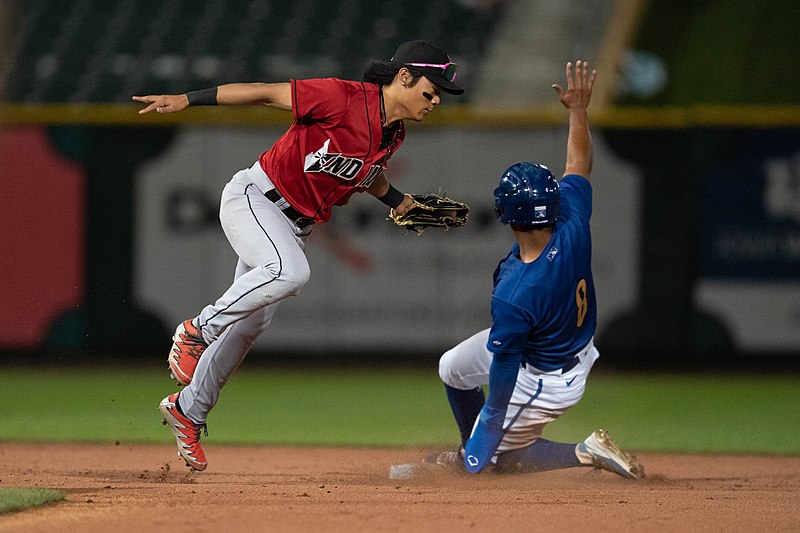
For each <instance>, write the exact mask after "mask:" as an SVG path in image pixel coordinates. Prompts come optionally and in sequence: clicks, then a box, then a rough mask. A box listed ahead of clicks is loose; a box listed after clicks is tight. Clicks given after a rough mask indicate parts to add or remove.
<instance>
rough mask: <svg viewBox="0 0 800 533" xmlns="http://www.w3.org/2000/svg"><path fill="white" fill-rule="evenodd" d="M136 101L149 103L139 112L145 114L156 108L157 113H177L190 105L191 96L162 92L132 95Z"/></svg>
mask: <svg viewBox="0 0 800 533" xmlns="http://www.w3.org/2000/svg"><path fill="white" fill-rule="evenodd" d="M131 99H132V100H133V101H134V102H143V103H145V104H149V105H148V106H147V107H145V108H144V109H140V110H139V114H140V115H143V114H145V113H149V112H150V111H153V110H155V111H156V113H175V112H176V111H182V110H184V109H186V108H187V107H189V98H188V97H187V96H186V95H185V94H162V95H158V96H155V95H151V96H132V97H131Z"/></svg>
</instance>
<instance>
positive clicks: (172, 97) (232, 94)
mask: <svg viewBox="0 0 800 533" xmlns="http://www.w3.org/2000/svg"><path fill="white" fill-rule="evenodd" d="M214 89H216V91H214ZM198 94H202V97H201V98H200V101H199V102H198V101H196V100H195V99H194V98H190V96H195V95H198ZM132 99H133V100H134V101H135V102H143V103H145V104H148V106H147V107H145V108H144V109H141V110H139V114H140V115H141V114H144V113H149V112H150V111H154V110H155V111H156V112H158V113H175V112H176V111H182V110H183V109H186V108H187V107H189V106H190V105H217V104H220V105H248V104H249V105H266V106H270V107H275V108H277V109H283V110H284V111H291V110H292V86H291V84H290V83H288V82H284V83H229V84H226V85H220V86H219V87H214V88H212V89H204V90H203V91H192V92H190V93H185V94H161V95H149V96H133V97H132Z"/></svg>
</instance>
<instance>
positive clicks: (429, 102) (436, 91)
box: [406, 76, 442, 122]
mask: <svg viewBox="0 0 800 533" xmlns="http://www.w3.org/2000/svg"><path fill="white" fill-rule="evenodd" d="M409 92H410V93H411V94H410V95H409V96H408V101H407V103H406V107H407V108H408V110H409V111H410V112H411V115H412V116H411V117H409V118H411V120H416V121H417V122H419V121H421V120H422V119H423V118H425V117H426V116H427V115H428V113H430V112H431V111H433V108H434V107H436V106H437V105H439V103H440V102H441V101H442V97H441V94H440V93H441V89H440V88H439V86H438V85H436V84H435V83H432V82H431V81H430V80H429V79H428V78H426V77H425V76H422V77H421V78H420V79H419V81H417V83H416V84H415V85H414V86H413V87H410V88H409Z"/></svg>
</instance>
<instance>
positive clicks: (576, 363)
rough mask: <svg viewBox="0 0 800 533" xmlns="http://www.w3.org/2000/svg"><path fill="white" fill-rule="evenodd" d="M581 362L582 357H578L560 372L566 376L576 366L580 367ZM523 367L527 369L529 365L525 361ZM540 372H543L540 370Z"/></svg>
mask: <svg viewBox="0 0 800 533" xmlns="http://www.w3.org/2000/svg"><path fill="white" fill-rule="evenodd" d="M580 362H581V358H580V357H578V356H577V355H576V356H575V357H573V358H572V360H571V361H569V362H567V364H566V365H564V366H562V367H561V369H560V370H561V373H562V374H566V373H567V372H569V371H570V370H572V369H573V368H575V367H576V366H578V364H579V363H580ZM522 366H525V367H527V366H528V364H527V363H526V362H525V361H523V362H522ZM531 366H533V365H531ZM533 368H536V367H533ZM537 370H538V369H537ZM555 370H559V369H558V368H556V369H555ZM539 371H540V372H541V370H539Z"/></svg>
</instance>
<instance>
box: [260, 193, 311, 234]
mask: <svg viewBox="0 0 800 533" xmlns="http://www.w3.org/2000/svg"><path fill="white" fill-rule="evenodd" d="M264 196H266V197H267V200H269V201H270V202H272V203H273V204H275V205H277V206H278V208H279V209H280V210H281V211H283V214H284V215H286V216H287V217H288V218H289V220H291V221H292V222H294V223H295V225H296V226H297V227H298V228H300V229H303V228H306V227H308V226H311V225H312V224H314V220H313V219H311V218H309V217H307V216H305V215H303V213H301V212H300V211H298V210H297V209H295V208H294V207H292V205H291V204H290V203H289V202H288V201H286V198H284V197H283V196H282V195H281V193H279V192H278V189H270V190H268V191H267V192H265V193H264Z"/></svg>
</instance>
